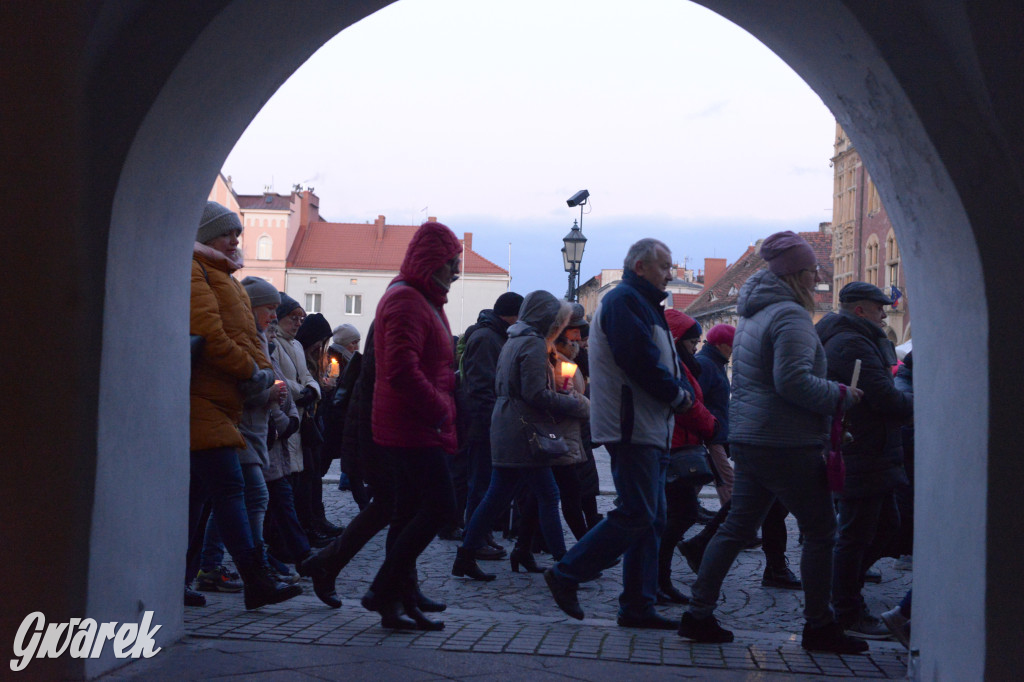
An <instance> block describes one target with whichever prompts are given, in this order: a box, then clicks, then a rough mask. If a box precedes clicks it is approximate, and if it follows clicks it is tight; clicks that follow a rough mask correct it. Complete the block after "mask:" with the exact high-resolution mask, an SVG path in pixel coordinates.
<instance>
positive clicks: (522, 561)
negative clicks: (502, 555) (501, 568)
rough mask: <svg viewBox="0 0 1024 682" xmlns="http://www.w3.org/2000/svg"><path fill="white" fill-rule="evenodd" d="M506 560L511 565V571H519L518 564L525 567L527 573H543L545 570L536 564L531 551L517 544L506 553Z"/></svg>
mask: <svg viewBox="0 0 1024 682" xmlns="http://www.w3.org/2000/svg"><path fill="white" fill-rule="evenodd" d="M508 561H509V563H510V564H511V565H512V572H513V573H518V572H519V566H520V565H522V567H523V568H525V569H526V572H527V573H543V572H544V571H545V570H546V568H541V567H540V566H538V565H537V560H536V559H535V558H534V556H533V552H531V551H529V550H528V549H526V548H525V547H523V546H522V545H519V544H516V546H515V547H513V548H512V553H511V554H509V555H508Z"/></svg>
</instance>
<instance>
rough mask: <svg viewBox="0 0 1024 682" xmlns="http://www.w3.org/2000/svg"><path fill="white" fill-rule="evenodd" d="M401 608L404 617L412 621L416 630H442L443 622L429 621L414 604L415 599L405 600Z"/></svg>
mask: <svg viewBox="0 0 1024 682" xmlns="http://www.w3.org/2000/svg"><path fill="white" fill-rule="evenodd" d="M402 608H404V609H405V615H406V616H408V617H409V618H411V619H412V621H413V623H415V624H416V629H417V630H429V631H435V632H436V631H438V630H444V622H443V621H440V620H430V619H429V618H427V617H426V616H425V615H423V611H421V610H420V607H419V606H418V605H417V603H416V599H415V597H413V598H410V599H406V600H405V601H404V602H403V603H402Z"/></svg>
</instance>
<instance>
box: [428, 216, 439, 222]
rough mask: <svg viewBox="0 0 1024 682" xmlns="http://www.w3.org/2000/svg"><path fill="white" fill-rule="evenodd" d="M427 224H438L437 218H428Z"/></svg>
mask: <svg viewBox="0 0 1024 682" xmlns="http://www.w3.org/2000/svg"><path fill="white" fill-rule="evenodd" d="M427 222H428V223H436V222H437V216H430V217H428V218H427Z"/></svg>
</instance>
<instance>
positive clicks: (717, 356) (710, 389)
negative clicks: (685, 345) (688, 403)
mask: <svg viewBox="0 0 1024 682" xmlns="http://www.w3.org/2000/svg"><path fill="white" fill-rule="evenodd" d="M694 357H695V358H696V359H697V364H699V365H700V369H701V372H700V376H699V377H697V381H699V382H700V388H701V391H703V392H704V407H706V408H708V411H709V412H711V414H713V415H715V419H717V420H718V433H716V434H715V435H714V437H712V438H711V440H710V441H709V442H710V443H728V442H729V393H730V389H729V375H728V374H727V373H726V371H725V366H726V365H728V364H729V360H728V358H726V357H725V356H724V355H722V353H721V351H719V350H718V349H717V348H715V347H714V346H712V345H711V344H710V343H705V344H704V347H703V348H701V349H700V350H699V351H697V354H696V355H695V356H694Z"/></svg>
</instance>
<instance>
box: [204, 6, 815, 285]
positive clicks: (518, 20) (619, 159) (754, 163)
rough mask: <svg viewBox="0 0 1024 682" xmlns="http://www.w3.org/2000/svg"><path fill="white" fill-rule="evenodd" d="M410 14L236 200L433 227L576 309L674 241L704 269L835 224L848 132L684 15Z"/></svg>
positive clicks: (280, 123)
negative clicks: (619, 273)
mask: <svg viewBox="0 0 1024 682" xmlns="http://www.w3.org/2000/svg"><path fill="white" fill-rule="evenodd" d="M625 6H626V4H625V3H621V2H615V1H611V0H586V1H583V0H517V1H516V2H510V1H508V0H505V1H498V0H400V1H399V2H397V3H394V4H392V5H390V6H388V7H385V8H384V9H382V10H380V11H378V12H377V13H375V14H373V15H371V16H369V17H367V18H365V19H364V20H362V21H360V22H358V23H357V24H355V25H353V26H351V27H349V28H347V29H345V30H344V31H342V32H341V33H340V34H338V35H337V36H336V37H335V38H334V39H333V40H331V41H330V42H328V43H327V44H325V45H324V46H323V47H322V48H321V49H320V50H319V51H317V53H316V54H314V55H313V56H312V57H311V58H310V59H309V60H308V61H307V62H306V64H304V65H303V66H302V67H301V68H300V69H299V70H298V71H296V72H295V74H294V75H293V76H292V77H291V78H290V79H289V80H288V81H287V82H286V83H285V84H284V85H283V86H282V87H281V88H280V89H279V90H278V92H277V93H276V94H275V95H274V96H273V97H272V98H271V99H270V101H269V102H268V103H267V104H266V106H265V107H264V108H263V110H262V111H261V112H260V113H259V114H258V115H257V117H256V118H255V119H254V120H253V122H252V123H251V124H250V126H249V127H248V129H247V130H246V131H245V133H244V134H243V135H242V137H241V138H240V139H239V140H238V142H237V144H236V146H235V148H234V149H233V151H232V152H231V154H230V155H229V156H228V158H227V159H226V161H225V162H224V166H223V172H224V174H225V175H230V176H231V177H232V180H233V182H234V188H235V191H237V192H238V193H240V194H258V193H260V192H262V191H263V190H264V188H265V187H267V186H270V187H271V188H272V190H273V191H276V192H279V193H281V194H287V193H288V192H290V191H291V188H292V186H293V185H295V184H302V185H303V186H304V187H312V188H313V189H314V191H315V193H316V194H317V195H318V196H319V197H320V213H321V216H322V217H323V218H324V219H325V220H329V221H332V222H372V221H373V220H374V219H375V218H376V217H377V215H378V214H381V215H384V216H386V218H387V222H388V224H402V225H410V224H419V223H421V222H423V221H424V220H426V218H427V217H429V216H436V217H437V219H438V220H440V221H441V222H443V223H445V224H447V225H448V226H449V227H451V228H452V229H453V230H454V231H455V233H456V234H457V235H459V236H460V237H461V236H462V235H463V233H464V232H472V233H473V248H474V250H475V251H477V252H478V253H480V254H481V255H483V256H484V257H486V258H488V259H490V260H491V261H493V262H495V263H496V264H498V265H500V266H502V267H504V268H507V269H510V272H511V274H512V283H511V288H512V289H513V290H515V291H519V292H520V293H523V294H525V293H527V292H529V291H533V290H535V289H547V290H549V291H551V292H552V293H555V294H556V295H558V296H563V295H564V294H565V291H566V288H567V275H566V273H565V271H564V268H563V264H562V256H561V248H562V238H563V237H564V236H565V235H566V234H567V233H568V232H569V230H570V229H571V227H572V225H573V221H574V220H578V219H580V209H579V208H569V207H568V206H567V205H566V200H567V199H568V198H569V197H570V196H572V195H573V194H575V193H576V192H577V191H578V190H581V189H587V190H589V192H590V200H589V204H588V205H587V206H586V207H584V214H583V233H584V235H585V236H586V237H587V239H588V241H587V245H586V250H585V252H584V256H583V263H582V268H581V269H582V281H586V280H587V279H588V278H590V277H592V276H594V275H597V274H599V272H600V270H601V269H602V268H620V267H622V259H623V257H624V256H625V253H626V250H627V249H628V247H629V245H630V244H631V243H633V242H634V241H636V240H637V239H640V238H642V237H656V238H658V239H661V240H662V241H664V242H666V243H667V244H668V245H669V247H670V248H671V249H672V253H673V258H674V260H675V261H677V262H678V263H680V264H688V265H689V267H691V268H700V267H702V266H703V262H704V258H705V257H718V258H726V259H727V260H728V261H729V263H732V262H733V261H735V260H736V259H737V258H738V257H739V256H740V255H742V253H743V251H744V250H745V249H746V247H747V245H749V244H751V243H753V242H754V241H755V240H756V239H759V238H763V237H765V236H767V235H769V234H771V233H772V232H776V231H778V230H783V229H792V230H795V231H811V230H816V229H817V228H818V224H819V223H821V222H825V221H829V220H831V215H832V208H831V207H832V181H833V179H832V178H833V176H832V169H831V167H830V164H829V159H830V157H831V156H832V153H833V150H832V142H833V139H834V137H835V119H834V117H833V116H832V114H831V113H830V112H829V110H828V108H827V107H825V105H824V104H823V103H822V102H821V99H820V98H819V97H818V96H817V95H816V94H815V93H814V92H813V91H811V89H810V88H809V87H808V86H807V85H806V84H805V83H804V82H803V81H802V80H801V79H800V77H799V76H797V75H796V74H795V73H794V72H793V71H792V69H790V68H789V67H788V66H787V65H786V64H785V63H784V62H782V60H780V59H779V58H778V57H777V56H775V55H774V54H773V53H772V52H771V51H770V50H769V49H768V48H767V47H765V46H764V45H762V44H761V43H760V42H758V41H757V40H756V39H755V38H754V37H753V36H751V35H750V34H748V33H747V32H745V31H744V30H743V29H741V28H739V27H738V26H736V25H734V24H732V23H730V22H729V21H727V20H726V19H724V18H722V17H720V16H718V15H717V14H715V13H713V12H711V11H709V10H707V9H705V8H703V7H700V6H698V5H695V4H692V3H690V2H687V1H686V0H634V1H633V2H631V3H629V4H628V11H626V10H624V7H625Z"/></svg>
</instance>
